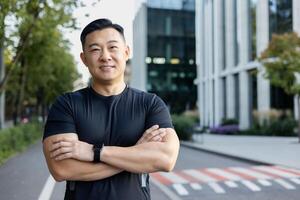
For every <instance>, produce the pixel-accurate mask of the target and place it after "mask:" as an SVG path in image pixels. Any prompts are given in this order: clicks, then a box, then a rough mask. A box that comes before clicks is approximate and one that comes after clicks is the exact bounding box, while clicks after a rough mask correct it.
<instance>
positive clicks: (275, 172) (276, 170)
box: [253, 166, 299, 178]
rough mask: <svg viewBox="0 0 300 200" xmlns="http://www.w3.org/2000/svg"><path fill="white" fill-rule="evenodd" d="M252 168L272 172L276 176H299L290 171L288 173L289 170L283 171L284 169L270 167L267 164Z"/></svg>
mask: <svg viewBox="0 0 300 200" xmlns="http://www.w3.org/2000/svg"><path fill="white" fill-rule="evenodd" d="M253 168H254V169H259V170H261V171H264V172H268V173H272V174H275V175H277V176H281V177H284V178H294V177H299V176H297V175H296V174H292V173H289V172H284V171H281V170H278V169H275V168H272V167H268V166H255V167H253Z"/></svg>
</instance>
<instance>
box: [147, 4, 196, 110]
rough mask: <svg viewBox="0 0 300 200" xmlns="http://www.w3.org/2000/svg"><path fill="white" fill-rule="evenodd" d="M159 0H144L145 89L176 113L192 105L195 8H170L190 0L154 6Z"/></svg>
mask: <svg viewBox="0 0 300 200" xmlns="http://www.w3.org/2000/svg"><path fill="white" fill-rule="evenodd" d="M163 2H165V1H148V3H149V7H148V10H147V17H148V23H147V24H148V27H147V30H148V36H147V37H148V39H147V42H148V44H147V46H148V49H147V59H146V62H147V66H148V73H147V74H148V75H147V91H149V92H153V93H156V94H157V95H159V96H160V97H161V98H162V99H163V100H164V101H165V102H166V104H167V105H168V106H169V107H170V111H171V112H172V113H180V112H183V111H184V110H186V109H193V108H194V107H195V106H196V96H197V95H196V94H197V93H196V92H197V90H196V85H195V84H194V79H196V62H195V12H194V11H191V10H190V9H181V10H180V9H170V8H173V7H174V6H175V5H177V4H178V5H179V3H178V2H181V5H182V7H181V8H184V7H183V6H184V5H185V4H187V3H185V4H184V2H188V5H191V4H190V2H194V1H173V0H172V2H173V4H174V5H171V4H170V5H169V6H170V8H168V9H166V8H165V6H162V7H163V8H156V7H158V6H161V5H164V3H163ZM166 2H169V1H166ZM170 2H171V1H170ZM160 3H161V4H160ZM154 5H155V6H154ZM193 6H194V4H193ZM178 8H179V7H178ZM193 8H194V7H193Z"/></svg>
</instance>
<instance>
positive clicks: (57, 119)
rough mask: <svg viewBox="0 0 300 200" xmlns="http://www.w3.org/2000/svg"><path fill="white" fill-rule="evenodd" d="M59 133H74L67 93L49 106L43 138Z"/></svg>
mask: <svg viewBox="0 0 300 200" xmlns="http://www.w3.org/2000/svg"><path fill="white" fill-rule="evenodd" d="M59 133H76V126H75V122H74V117H73V112H72V107H71V104H70V100H69V99H68V97H67V95H62V96H60V97H58V98H57V99H56V101H55V102H54V104H53V105H52V106H51V108H50V111H49V114H48V118H47V122H46V125H45V129H44V136H43V139H45V138H46V137H49V136H52V135H55V134H59Z"/></svg>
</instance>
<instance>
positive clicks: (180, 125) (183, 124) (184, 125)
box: [172, 115, 196, 140]
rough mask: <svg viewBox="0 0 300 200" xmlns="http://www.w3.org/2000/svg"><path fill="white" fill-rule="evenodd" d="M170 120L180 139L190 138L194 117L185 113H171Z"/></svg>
mask: <svg viewBox="0 0 300 200" xmlns="http://www.w3.org/2000/svg"><path fill="white" fill-rule="evenodd" d="M172 121H173V125H174V128H175V130H176V133H177V135H178V137H179V139H180V140H190V139H191V138H192V135H193V127H194V124H195V123H196V122H195V118H194V117H189V116H185V115H172Z"/></svg>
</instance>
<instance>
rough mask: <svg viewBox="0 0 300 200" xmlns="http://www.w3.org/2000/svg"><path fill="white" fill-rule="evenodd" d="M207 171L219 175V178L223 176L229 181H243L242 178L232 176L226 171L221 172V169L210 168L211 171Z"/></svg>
mask: <svg viewBox="0 0 300 200" xmlns="http://www.w3.org/2000/svg"><path fill="white" fill-rule="evenodd" d="M207 171H209V172H212V173H214V174H217V175H219V176H222V177H224V178H226V179H228V180H232V181H239V180H242V178H241V177H240V176H238V175H235V174H232V173H230V172H227V171H224V170H221V169H217V168H209V169H207Z"/></svg>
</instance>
